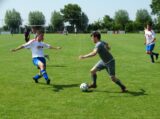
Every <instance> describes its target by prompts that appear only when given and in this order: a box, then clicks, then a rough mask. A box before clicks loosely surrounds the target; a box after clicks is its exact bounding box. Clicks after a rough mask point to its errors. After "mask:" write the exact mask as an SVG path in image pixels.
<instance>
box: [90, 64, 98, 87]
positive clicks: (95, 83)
mask: <svg viewBox="0 0 160 119" xmlns="http://www.w3.org/2000/svg"><path fill="white" fill-rule="evenodd" d="M96 72H97V70H96V68H95V67H93V68H92V69H91V79H92V84H91V85H89V88H96V87H97V74H96Z"/></svg>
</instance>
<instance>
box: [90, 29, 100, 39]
mask: <svg viewBox="0 0 160 119" xmlns="http://www.w3.org/2000/svg"><path fill="white" fill-rule="evenodd" d="M92 36H93V37H96V38H98V39H99V40H101V34H100V32H98V31H93V32H92V33H91V37H92Z"/></svg>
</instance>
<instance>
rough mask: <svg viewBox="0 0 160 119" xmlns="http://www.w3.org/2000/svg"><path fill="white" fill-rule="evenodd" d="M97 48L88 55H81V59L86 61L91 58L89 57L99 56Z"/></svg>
mask: <svg viewBox="0 0 160 119" xmlns="http://www.w3.org/2000/svg"><path fill="white" fill-rule="evenodd" d="M97 50H98V49H97V48H95V49H94V50H93V51H92V52H90V53H88V54H86V55H80V56H79V59H85V58H89V57H93V56H95V55H96V54H97Z"/></svg>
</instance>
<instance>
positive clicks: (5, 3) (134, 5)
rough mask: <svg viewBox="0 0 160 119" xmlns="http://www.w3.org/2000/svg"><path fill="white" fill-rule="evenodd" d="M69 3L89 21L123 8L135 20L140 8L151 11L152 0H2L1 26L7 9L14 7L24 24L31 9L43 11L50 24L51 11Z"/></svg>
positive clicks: (0, 4) (111, 14)
mask: <svg viewBox="0 0 160 119" xmlns="http://www.w3.org/2000/svg"><path fill="white" fill-rule="evenodd" d="M69 3H71V4H78V5H79V6H80V7H81V9H82V11H83V12H84V13H85V14H86V15H87V16H88V18H89V23H93V22H94V21H97V20H102V19H103V17H104V16H105V15H109V16H110V17H111V18H114V15H115V12H116V11H118V10H121V9H123V10H126V11H127V12H128V14H129V18H130V19H131V20H135V16H136V12H137V10H139V9H147V10H148V12H149V13H151V8H150V4H151V0H0V26H2V25H4V17H5V13H6V10H12V9H13V8H14V9H15V10H16V11H18V12H19V13H20V15H21V18H22V19H23V20H24V21H23V24H27V23H28V14H29V12H30V11H41V12H42V13H43V14H44V16H45V19H46V25H48V24H49V23H50V18H51V13H52V12H53V11H60V9H63V8H64V6H65V5H67V4H69Z"/></svg>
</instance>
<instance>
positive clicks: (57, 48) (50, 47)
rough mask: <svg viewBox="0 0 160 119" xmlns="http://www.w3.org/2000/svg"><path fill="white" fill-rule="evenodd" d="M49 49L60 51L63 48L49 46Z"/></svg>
mask: <svg viewBox="0 0 160 119" xmlns="http://www.w3.org/2000/svg"><path fill="white" fill-rule="evenodd" d="M49 49H56V50H59V49H61V47H53V46H49Z"/></svg>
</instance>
